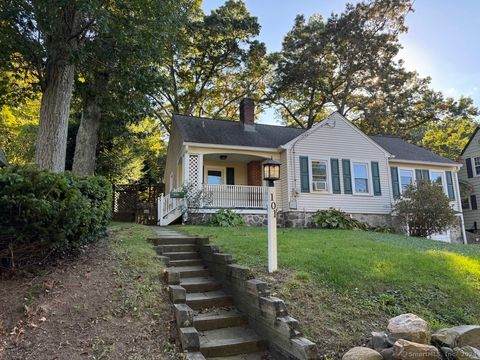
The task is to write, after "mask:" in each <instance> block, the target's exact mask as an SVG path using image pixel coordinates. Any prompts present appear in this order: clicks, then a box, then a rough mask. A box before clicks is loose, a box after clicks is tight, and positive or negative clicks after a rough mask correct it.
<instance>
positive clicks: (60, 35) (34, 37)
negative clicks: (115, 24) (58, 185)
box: [0, 0, 106, 172]
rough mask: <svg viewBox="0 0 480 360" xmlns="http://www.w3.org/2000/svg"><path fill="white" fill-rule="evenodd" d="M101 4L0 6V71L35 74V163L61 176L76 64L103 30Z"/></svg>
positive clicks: (90, 0)
mask: <svg viewBox="0 0 480 360" xmlns="http://www.w3.org/2000/svg"><path fill="white" fill-rule="evenodd" d="M105 8H106V4H104V3H103V1H101V0H72V1H67V2H65V1H63V0H51V1H40V2H37V1H32V0H5V1H2V2H1V3H0V49H1V50H2V51H1V53H2V55H1V58H0V67H2V68H4V69H5V68H8V69H10V70H12V71H15V72H17V73H22V72H23V73H32V74H34V76H35V77H36V83H34V84H32V85H38V86H39V87H40V89H41V92H42V100H41V107H40V127H39V131H38V134H37V141H36V151H35V162H36V163H37V164H38V165H39V167H40V168H42V169H48V170H51V171H54V172H62V171H63V170H64V167H65V150H66V140H67V125H68V117H69V111H70V101H71V97H72V88H73V81H74V75H75V62H76V59H78V57H80V56H81V51H82V47H83V44H84V41H85V39H86V38H87V37H88V36H90V35H91V33H92V32H93V30H92V29H94V28H95V27H98V26H101V24H102V17H103V15H104V12H105Z"/></svg>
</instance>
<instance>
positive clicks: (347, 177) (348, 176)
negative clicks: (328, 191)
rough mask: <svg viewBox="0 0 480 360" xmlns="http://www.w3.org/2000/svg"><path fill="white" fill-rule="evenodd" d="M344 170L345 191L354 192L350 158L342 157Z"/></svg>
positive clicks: (346, 192) (347, 192)
mask: <svg viewBox="0 0 480 360" xmlns="http://www.w3.org/2000/svg"><path fill="white" fill-rule="evenodd" d="M342 170H343V192H344V193H345V194H351V193H352V171H351V169H350V160H348V159H342Z"/></svg>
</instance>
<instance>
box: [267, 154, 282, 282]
mask: <svg viewBox="0 0 480 360" xmlns="http://www.w3.org/2000/svg"><path fill="white" fill-rule="evenodd" d="M263 179H264V180H265V181H267V183H268V201H267V214H268V272H270V273H272V272H274V271H276V270H277V268H278V266H277V202H276V201H275V199H276V196H275V181H277V180H278V179H280V163H279V162H278V161H275V160H273V159H270V160H267V161H265V162H264V163H263Z"/></svg>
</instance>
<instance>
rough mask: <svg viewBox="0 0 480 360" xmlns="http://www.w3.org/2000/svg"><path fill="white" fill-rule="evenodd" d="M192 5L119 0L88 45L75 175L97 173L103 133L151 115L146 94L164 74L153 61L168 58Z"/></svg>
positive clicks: (81, 85)
mask: <svg viewBox="0 0 480 360" xmlns="http://www.w3.org/2000/svg"><path fill="white" fill-rule="evenodd" d="M190 7H191V4H190V1H187V0H182V1H178V0H175V1H173V0H166V1H162V2H158V1H155V0H152V1H144V0H141V1H132V0H124V1H117V2H115V3H114V4H112V6H111V9H110V14H109V16H108V18H107V19H106V21H105V23H106V26H105V27H104V29H101V30H100V31H98V32H97V34H96V36H95V37H92V38H91V39H89V41H87V42H86V44H85V51H84V52H85V56H84V58H83V61H82V62H81V63H80V64H79V73H80V77H79V78H78V81H77V85H76V95H77V96H79V98H80V99H81V100H80V102H81V107H82V110H81V113H82V115H81V120H80V126H79V129H78V132H77V136H76V144H75V154H74V159H73V167H72V171H73V172H74V173H76V174H78V175H93V173H94V170H95V159H96V153H97V143H98V132H99V130H104V131H112V127H119V128H120V129H123V128H125V126H126V124H128V123H130V122H135V121H140V120H141V119H144V118H145V116H146V115H147V114H148V113H149V107H150V106H149V105H150V103H149V100H148V99H147V94H149V93H151V92H154V91H156V89H157V88H158V85H159V84H160V83H161V82H162V81H163V74H161V73H159V72H157V71H155V69H154V67H153V66H152V63H154V62H156V61H159V62H162V61H163V60H164V59H165V50H166V48H168V47H170V45H169V44H171V43H173V42H175V41H176V39H177V35H178V31H177V30H176V29H178V28H180V27H181V26H182V25H183V23H184V18H185V15H186V13H188V11H189V10H190Z"/></svg>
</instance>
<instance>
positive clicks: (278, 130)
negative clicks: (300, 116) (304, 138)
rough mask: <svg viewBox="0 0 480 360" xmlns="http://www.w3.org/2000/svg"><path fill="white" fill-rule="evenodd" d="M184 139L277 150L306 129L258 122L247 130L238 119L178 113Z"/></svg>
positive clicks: (176, 118) (174, 118) (174, 117)
mask: <svg viewBox="0 0 480 360" xmlns="http://www.w3.org/2000/svg"><path fill="white" fill-rule="evenodd" d="M173 121H174V122H175V123H176V124H177V125H178V128H179V129H180V132H181V134H182V137H183V140H184V141H185V142H194V143H203V144H216V145H234V146H248V147H259V148H272V149H276V148H278V147H280V146H281V145H283V144H286V143H287V142H289V141H290V140H292V139H294V138H296V137H297V136H298V135H300V134H301V133H303V132H304V131H305V130H304V129H296V128H288V127H285V126H277V125H265V124H255V130H254V131H251V130H245V129H244V127H243V124H242V123H241V122H239V121H231V120H221V119H210V118H203V117H195V116H185V115H179V114H175V115H173Z"/></svg>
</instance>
